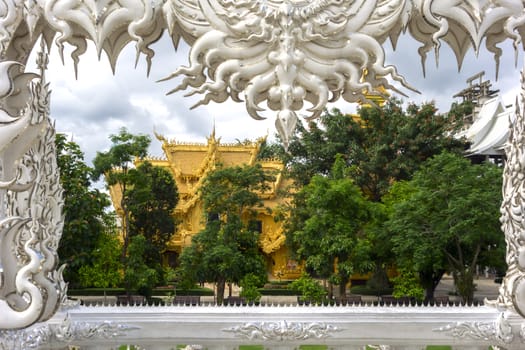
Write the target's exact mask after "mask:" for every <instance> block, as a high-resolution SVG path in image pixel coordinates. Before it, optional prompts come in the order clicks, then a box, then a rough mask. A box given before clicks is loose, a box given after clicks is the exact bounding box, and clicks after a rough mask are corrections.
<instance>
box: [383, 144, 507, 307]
mask: <svg viewBox="0 0 525 350" xmlns="http://www.w3.org/2000/svg"><path fill="white" fill-rule="evenodd" d="M501 176H502V173H501V169H500V168H498V167H497V166H495V165H493V164H489V163H484V164H481V165H473V164H471V163H470V161H469V160H468V159H465V158H463V157H461V156H457V155H453V154H450V153H443V154H441V155H438V156H436V157H433V158H432V159H430V160H428V161H427V162H426V163H425V164H424V165H423V167H422V168H421V169H420V170H419V171H418V172H416V173H415V175H414V177H413V179H412V180H410V181H409V182H407V183H399V184H396V185H394V189H393V192H396V191H398V193H399V192H402V193H403V195H398V197H397V200H396V201H395V202H394V203H393V210H392V212H391V217H390V220H389V221H388V222H387V224H386V226H387V227H388V229H389V231H390V232H391V234H392V240H391V241H392V243H393V246H394V249H393V250H394V253H395V256H396V257H397V264H398V266H399V267H402V268H404V269H408V270H410V271H414V272H416V273H417V274H418V276H419V279H420V283H421V284H422V286H423V287H424V288H425V289H426V290H427V294H426V296H427V298H431V297H432V294H433V290H434V288H435V287H436V285H437V283H438V282H439V279H440V278H441V275H442V274H443V273H444V272H445V271H450V272H452V274H453V276H454V281H455V285H456V288H457V290H458V293H459V294H460V295H461V296H462V297H463V299H464V300H465V301H466V302H471V301H472V298H473V293H474V288H475V285H474V283H473V277H474V275H475V271H476V266H477V265H478V264H480V265H481V266H494V264H496V261H498V260H499V261H500V264H502V263H503V257H504V247H505V242H504V240H503V238H504V236H503V234H502V233H501V229H500V223H499V207H500V203H501ZM495 256H497V257H498V258H499V259H494V257H495Z"/></svg>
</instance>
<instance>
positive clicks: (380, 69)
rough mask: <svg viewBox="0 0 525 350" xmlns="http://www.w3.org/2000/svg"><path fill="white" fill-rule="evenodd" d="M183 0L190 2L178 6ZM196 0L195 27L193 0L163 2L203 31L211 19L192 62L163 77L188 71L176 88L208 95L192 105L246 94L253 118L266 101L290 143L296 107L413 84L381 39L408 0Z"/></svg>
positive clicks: (313, 109)
mask: <svg viewBox="0 0 525 350" xmlns="http://www.w3.org/2000/svg"><path fill="white" fill-rule="evenodd" d="M179 2H180V3H184V4H188V5H187V6H180V7H179V6H175V4H178V3H179ZM197 2H198V4H199V6H200V8H201V9H202V11H201V12H198V11H197V12H192V14H193V15H194V16H198V17H197V18H198V19H199V22H198V25H194V26H191V25H189V23H187V22H189V20H186V18H187V17H188V16H184V11H185V10H186V8H188V7H189V3H191V4H194V3H195V2H194V1H172V2H171V4H173V5H172V6H167V7H166V8H165V10H166V11H170V12H168V14H167V15H168V16H170V17H173V18H175V17H176V18H178V19H179V20H181V21H182V25H184V26H185V27H186V28H187V29H190V28H195V30H196V31H197V32H198V33H199V32H203V31H202V27H203V23H206V22H208V23H209V30H207V31H206V32H204V33H203V34H201V35H200V36H199V37H198V38H197V39H196V41H195V43H194V44H193V46H192V48H191V52H190V66H188V67H181V68H179V69H178V70H177V71H175V72H174V73H173V74H172V75H170V76H169V77H168V78H166V79H171V78H174V77H177V76H179V75H183V76H185V78H184V80H183V81H182V83H181V84H180V85H178V86H177V87H176V88H175V89H174V90H172V91H171V92H175V91H178V90H184V89H187V88H194V90H193V91H192V92H190V93H189V94H188V95H193V94H203V95H204V98H203V99H202V100H201V101H200V102H198V103H197V104H196V105H195V106H194V107H196V106H198V105H201V104H207V103H208V102H210V101H214V102H218V103H220V102H223V101H225V100H226V99H228V98H232V99H233V100H234V101H242V97H241V96H242V95H244V101H245V103H246V108H247V111H248V113H249V114H250V116H252V117H253V118H255V119H264V116H263V115H262V114H261V112H262V111H263V110H264V108H263V107H261V103H263V102H266V105H267V107H268V108H269V109H270V110H273V111H276V112H277V117H276V124H275V125H276V128H277V130H278V131H279V133H280V135H281V137H282V139H283V142H284V143H285V145H286V144H287V143H288V139H289V137H290V135H291V133H292V132H293V130H294V128H295V125H296V123H297V120H298V119H297V113H298V112H299V111H300V112H302V113H304V114H305V117H306V118H315V117H317V116H319V115H320V113H321V112H322V111H323V109H324V107H325V106H326V103H328V102H329V101H335V100H337V99H339V98H340V97H342V98H344V99H345V100H347V101H349V102H355V101H367V98H366V96H365V94H366V93H370V94H380V92H379V91H378V88H379V87H380V86H382V87H388V88H390V89H394V90H395V89H396V88H395V87H394V86H393V85H391V84H390V83H389V81H388V80H387V78H391V79H392V80H394V81H397V82H398V83H400V84H401V85H402V86H404V87H406V88H410V89H413V88H411V87H410V85H408V84H407V83H406V81H405V80H404V79H403V78H402V77H401V76H400V75H399V74H398V73H397V71H396V68H395V67H394V66H387V65H385V54H384V51H383V49H382V46H381V41H382V40H384V38H386V37H387V36H389V35H391V33H395V32H396V31H397V29H398V28H399V27H401V26H402V23H401V22H400V21H399V17H400V16H402V15H403V14H406V11H407V10H408V9H410V2H409V1H402V0H396V1H380V2H376V1H364V0H358V1H354V0H343V1H338V0H328V1H326V0H315V1H276V0H273V1H272V0H267V1H225V0H203V1H197ZM181 12H182V13H181ZM191 21H192V23H193V22H194V19H193V18H192V19H191ZM199 29H201V30H200V31H199ZM397 33H398V34H399V31H397ZM413 90H414V89H413ZM305 102H307V103H309V104H310V106H308V107H305V106H304V103H305Z"/></svg>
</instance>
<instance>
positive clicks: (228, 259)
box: [178, 165, 273, 303]
mask: <svg viewBox="0 0 525 350" xmlns="http://www.w3.org/2000/svg"><path fill="white" fill-rule="evenodd" d="M272 180H273V176H272V175H271V174H268V173H266V172H265V171H264V170H263V169H262V167H261V166H260V165H255V166H249V165H244V166H235V167H219V168H218V169H216V170H214V171H212V172H211V173H209V174H208V175H207V176H206V178H205V180H204V182H203V185H202V187H201V189H200V195H201V198H202V202H203V207H204V215H205V217H204V218H203V219H204V220H205V223H206V226H205V228H204V229H203V230H202V231H200V232H199V233H197V234H196V235H195V236H193V239H192V243H191V245H190V246H189V247H186V248H185V249H184V250H183V251H182V253H181V256H180V267H179V270H178V274H179V276H180V279H181V280H182V282H183V283H184V282H186V283H190V284H191V283H194V282H197V281H198V282H213V283H216V284H217V300H218V302H219V303H222V301H223V296H224V290H225V284H226V282H232V283H237V284H238V283H240V282H241V280H242V279H243V277H244V276H246V275H248V274H250V273H251V274H254V275H255V276H260V277H262V278H263V279H266V268H265V264H264V260H263V258H262V254H261V252H260V251H259V245H258V242H259V233H260V232H258V230H257V225H254V220H255V218H256V214H257V211H256V210H257V209H259V210H264V208H263V202H262V200H261V199H260V196H259V194H260V193H262V192H264V191H265V190H267V189H268V188H269V187H268V186H269V182H270V181H272Z"/></svg>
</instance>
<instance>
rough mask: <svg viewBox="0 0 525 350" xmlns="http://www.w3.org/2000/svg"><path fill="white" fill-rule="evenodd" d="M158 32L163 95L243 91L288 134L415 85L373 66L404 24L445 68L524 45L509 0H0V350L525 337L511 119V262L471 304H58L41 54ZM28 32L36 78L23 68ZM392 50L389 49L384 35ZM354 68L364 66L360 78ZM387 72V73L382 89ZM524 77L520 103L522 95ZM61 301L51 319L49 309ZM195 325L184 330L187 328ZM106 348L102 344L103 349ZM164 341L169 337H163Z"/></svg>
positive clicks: (506, 211) (112, 46) (519, 163)
mask: <svg viewBox="0 0 525 350" xmlns="http://www.w3.org/2000/svg"><path fill="white" fill-rule="evenodd" d="M164 31H167V32H168V33H169V35H170V36H171V37H172V39H173V41H174V43H175V44H177V43H178V41H179V40H180V39H181V38H182V39H183V40H185V41H186V42H187V43H188V44H189V45H190V46H191V50H190V54H189V65H188V66H183V67H180V68H179V69H177V70H176V71H175V72H174V73H172V74H171V75H169V76H168V77H167V78H166V79H165V80H168V79H170V78H173V77H176V76H183V77H184V79H183V81H182V83H181V84H180V85H179V86H177V87H176V88H175V89H174V90H173V91H172V92H176V91H178V90H186V89H192V90H191V92H190V94H200V95H202V96H203V98H202V100H201V101H200V102H199V103H198V104H206V103H208V102H209V101H215V102H218V103H220V102H223V101H225V100H226V99H228V98H231V99H232V100H234V101H238V102H241V101H244V103H245V104H246V109H247V111H248V113H249V115H250V116H251V117H253V118H256V119H260V118H263V116H262V114H261V112H262V111H263V110H265V109H269V110H271V111H275V115H276V128H277V130H278V131H279V133H280V134H281V137H282V139H283V142H284V143H285V144H287V142H288V139H289V136H290V135H291V133H292V131H293V129H294V127H295V125H296V122H297V119H298V114H304V117H305V118H315V117H317V116H318V115H319V114H320V113H321V112H322V110H323V108H324V107H325V105H326V103H327V102H329V101H335V100H337V99H339V98H343V99H345V100H346V101H349V102H355V101H366V94H380V92H379V91H378V87H380V86H384V87H387V88H389V89H392V90H396V91H399V87H402V88H408V89H412V90H415V89H414V88H413V87H411V86H410V85H409V84H408V83H407V82H406V81H405V79H404V78H403V77H402V76H401V75H399V74H398V72H397V70H396V68H395V67H394V66H388V65H386V64H385V53H384V50H383V43H384V42H385V41H386V40H387V39H390V40H391V41H392V42H393V43H395V42H396V41H397V38H398V37H399V35H401V34H402V33H405V32H407V31H408V33H409V34H411V35H412V36H413V37H414V38H415V39H416V40H418V41H419V42H421V44H422V46H421V47H420V49H419V54H420V57H421V60H422V62H423V63H424V61H425V58H426V54H427V53H428V52H429V51H430V50H432V49H434V50H435V53H436V58H439V48H440V46H441V43H442V42H446V43H448V44H449V45H450V47H451V48H452V50H453V52H454V53H455V55H456V57H457V59H458V63H461V61H462V60H463V57H464V55H465V54H466V52H468V50H470V49H473V50H475V51H476V52H478V50H479V49H480V47H481V45H482V43H483V42H485V46H486V47H487V49H488V50H489V51H491V52H493V53H494V57H495V59H496V62H497V63H498V62H499V56H500V53H501V52H500V51H499V48H498V44H500V43H501V42H503V41H504V40H509V39H510V40H511V41H512V42H513V44H514V48H515V50H520V49H522V48H523V41H522V37H523V34H524V31H525V1H523V0H480V1H478V0H467V1H456V0H366V1H365V0H312V1H307V0H236V1H229V0H149V1H148V0H120V1H115V0H3V1H1V2H0V77H1V79H0V349H3V348H20V349H22V348H27V347H41V348H54V347H59V348H60V347H63V346H65V344H79V345H82V346H83V347H86V348H89V347H93V348H100V347H101V346H108V347H111V346H113V345H115V344H120V343H123V342H125V343H133V344H138V345H140V346H149V347H152V348H154V347H163V346H168V344H173V342H177V343H181V342H183V343H187V344H189V343H195V344H200V345H194V346H188V347H187V348H188V349H190V348H195V349H197V348H199V346H201V347H202V346H206V347H207V348H210V349H211V348H217V349H219V348H226V347H228V348H230V347H231V345H232V344H239V343H264V344H269V345H270V346H272V347H273V348H289V347H290V348H292V347H294V346H296V345H297V344H304V343H319V342H321V343H323V344H328V345H331V346H332V347H334V348H341V349H342V348H345V349H348V348H352V347H355V348H359V347H361V346H362V345H364V344H388V346H387V345H384V346H383V345H382V346H379V347H378V348H384V349H387V348H392V347H395V346H401V345H402V346H403V347H407V346H409V347H410V346H412V347H415V348H418V347H421V346H423V345H425V344H429V343H432V344H450V343H454V344H457V345H460V346H465V347H480V348H481V347H485V346H486V345H488V344H493V345H497V346H500V347H505V348H509V349H511V348H515V349H519V348H522V347H523V346H524V345H525V322H524V320H523V317H524V316H525V280H524V279H525V227H524V225H525V224H524V223H525V219H524V218H525V210H524V195H525V193H524V174H525V162H524V161H523V154H525V142H524V141H523V139H524V137H525V133H524V113H523V111H520V110H519V109H517V111H516V115H517V119H516V122H515V124H514V125H513V126H512V135H511V137H510V139H509V142H508V145H507V149H506V151H507V158H508V160H507V163H506V166H505V172H504V185H503V192H504V200H503V203H502V207H501V212H502V217H501V220H502V224H503V230H504V233H505V238H506V241H507V245H508V249H507V263H508V266H509V269H508V271H507V274H506V276H505V278H504V281H503V284H502V287H501V290H500V296H499V298H498V299H497V300H496V301H493V302H491V303H487V304H488V305H487V306H484V307H480V308H468V307H460V308H432V309H429V308H425V307H408V308H373V307H359V308H331V307H327V308H299V307H291V306H289V307H268V308H254V307H250V308H246V309H236V308H233V309H225V308H221V307H216V306H206V307H202V308H192V309H188V308H184V307H175V306H170V307H158V308H115V307H98V308H97V307H95V308H86V307H78V306H77V307H73V308H70V309H68V308H67V307H66V306H64V305H65V304H66V302H65V299H66V294H67V292H66V286H65V283H64V282H63V280H62V278H61V270H60V269H58V268H57V266H56V262H57V256H56V249H57V247H58V242H59V239H60V235H61V230H62V214H61V206H62V199H61V193H62V192H61V191H62V190H61V188H60V185H59V181H58V177H57V173H58V172H57V171H56V162H55V157H54V152H55V150H54V142H53V140H54V129H53V126H52V123H51V122H50V119H49V91H48V89H47V84H46V82H45V74H44V73H45V68H46V65H47V54H46V49H47V48H49V47H50V46H51V45H53V44H55V45H57V46H58V48H59V51H60V52H61V54H62V55H63V49H64V46H65V45H72V46H73V47H74V50H73V52H72V54H71V58H72V59H73V61H74V62H75V66H76V64H77V63H78V60H79V58H80V57H81V55H82V54H83V53H84V52H85V51H86V47H87V44H86V43H87V40H91V41H93V42H94V44H95V46H96V48H97V51H98V53H99V54H100V53H101V52H102V51H104V52H106V54H107V55H108V57H109V61H110V64H111V65H112V66H114V65H115V63H116V60H117V57H118V56H119V54H120V52H121V50H122V49H123V48H124V46H126V45H127V44H128V43H130V42H134V44H135V47H136V50H137V56H138V55H145V57H146V60H147V62H148V65H150V64H151V58H152V57H153V55H154V51H153V50H152V49H151V48H150V45H151V44H152V43H154V42H155V41H156V40H158V39H159V37H160V35H161V34H162V33H163V32H164ZM39 39H40V40H41V43H42V45H41V52H40V54H39V62H38V66H39V67H40V72H39V74H38V75H37V74H32V73H28V72H25V71H24V65H25V63H26V61H27V59H28V56H29V54H30V52H31V50H32V49H33V47H34V46H35V44H36V43H37V41H38V40H39ZM394 46H395V45H394ZM365 72H366V74H364V73H365ZM391 82H394V83H391ZM524 91H525V83H523V77H522V95H521V100H522V104H523V103H524V101H525V92H524ZM60 305H63V306H62V308H61V311H60V312H58V313H56V311H57V309H58V307H59V306H60ZM197 323H198V324H199V326H198V327H195V324H197ZM102 344H104V345H102ZM169 346H171V345H169Z"/></svg>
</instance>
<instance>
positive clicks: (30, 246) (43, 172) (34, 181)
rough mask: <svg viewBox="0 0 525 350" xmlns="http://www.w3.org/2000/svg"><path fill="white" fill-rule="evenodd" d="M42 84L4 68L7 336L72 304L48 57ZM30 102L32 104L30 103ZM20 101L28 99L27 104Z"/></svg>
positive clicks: (1, 259) (0, 265) (2, 222)
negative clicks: (61, 261)
mask: <svg viewBox="0 0 525 350" xmlns="http://www.w3.org/2000/svg"><path fill="white" fill-rule="evenodd" d="M38 64H39V66H40V67H41V76H40V79H38V80H35V81H31V79H32V78H34V77H35V76H36V75H34V74H25V73H21V74H20V73H18V74H19V75H16V74H17V73H16V71H13V70H12V69H13V68H16V67H17V66H18V64H16V63H13V62H1V63H0V68H1V69H0V73H3V74H4V76H3V79H2V82H3V86H2V90H3V99H2V103H3V105H4V106H5V105H8V106H9V107H10V108H11V111H12V110H16V106H17V103H18V102H21V101H24V99H27V100H26V101H28V102H27V104H26V105H25V106H23V107H20V108H19V109H18V112H17V113H13V112H8V109H7V108H2V109H1V110H0V115H2V116H3V121H2V125H1V127H0V159H2V169H1V172H0V198H1V199H0V315H1V317H0V329H14V328H22V327H26V326H28V325H30V324H32V323H34V322H37V321H44V320H47V319H49V318H50V317H51V316H52V315H53V314H54V313H55V311H56V309H57V308H58V306H59V304H60V302H62V301H64V300H65V297H66V288H67V286H66V284H65V282H64V281H63V279H62V269H63V267H62V268H61V269H58V270H57V269H56V268H57V262H58V257H57V254H56V250H57V248H58V242H59V240H60V236H61V234H62V225H63V221H62V220H63V218H62V213H61V210H62V187H61V185H60V181H59V178H58V169H57V165H56V155H55V144H54V141H55V131H54V128H53V126H52V125H51V124H50V121H49V118H48V114H49V91H48V86H47V84H46V82H45V79H44V70H45V67H46V64H47V55H45V54H44V53H41V54H40V56H39V62H38ZM24 95H25V96H24ZM20 97H23V98H22V99H21V100H20V101H18V100H19V99H20Z"/></svg>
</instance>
